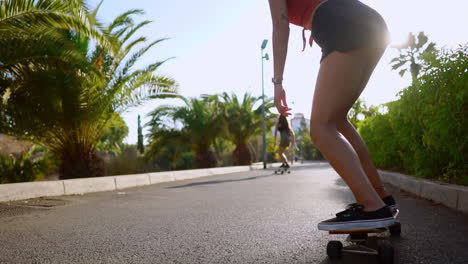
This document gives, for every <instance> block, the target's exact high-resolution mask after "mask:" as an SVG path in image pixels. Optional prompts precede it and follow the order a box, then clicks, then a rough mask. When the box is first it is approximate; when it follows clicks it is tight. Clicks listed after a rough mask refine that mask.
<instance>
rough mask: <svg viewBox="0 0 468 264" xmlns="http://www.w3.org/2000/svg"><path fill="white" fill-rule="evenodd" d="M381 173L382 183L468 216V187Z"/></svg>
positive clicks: (385, 172) (394, 173) (391, 173)
mask: <svg viewBox="0 0 468 264" xmlns="http://www.w3.org/2000/svg"><path fill="white" fill-rule="evenodd" d="M379 173H380V175H381V177H382V181H384V182H386V183H389V184H391V185H393V186H395V187H397V188H399V189H402V190H404V191H406V192H409V193H412V194H415V195H417V196H419V197H422V198H425V199H429V200H432V201H434V202H437V203H441V204H443V205H445V206H447V207H449V208H452V209H455V210H458V211H461V212H464V213H467V214H468V187H465V186H458V185H453V184H445V183H439V182H434V181H428V180H424V179H419V178H414V177H410V176H406V175H404V174H401V173H396V172H388V171H379Z"/></svg>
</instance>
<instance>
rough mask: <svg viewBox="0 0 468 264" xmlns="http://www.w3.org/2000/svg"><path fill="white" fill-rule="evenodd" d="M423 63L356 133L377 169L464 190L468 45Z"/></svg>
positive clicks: (431, 56) (466, 180)
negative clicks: (393, 169)
mask: <svg viewBox="0 0 468 264" xmlns="http://www.w3.org/2000/svg"><path fill="white" fill-rule="evenodd" d="M424 61H425V63H424V65H423V69H422V71H421V73H422V74H421V75H420V77H419V79H418V82H415V83H414V84H413V85H412V86H410V87H408V88H406V89H404V90H403V91H402V92H401V93H400V95H399V96H400V98H399V100H397V101H395V102H392V103H389V104H387V106H388V113H387V114H385V115H378V116H376V117H373V118H369V119H367V120H365V122H364V124H363V125H362V127H361V129H360V132H361V134H362V136H363V138H364V139H365V141H366V142H367V144H368V146H369V150H370V151H371V153H372V155H373V158H374V160H375V162H376V164H378V165H379V166H383V167H396V168H403V169H404V170H405V171H407V172H409V173H411V174H413V175H415V176H420V177H426V178H436V179H439V180H443V181H446V182H452V183H461V184H468V175H467V174H468V159H467V155H468V137H467V131H466V130H467V129H468V74H467V72H468V45H465V46H461V47H460V48H458V49H455V50H443V51H440V52H438V53H434V54H427V55H426V56H425V57H424Z"/></svg>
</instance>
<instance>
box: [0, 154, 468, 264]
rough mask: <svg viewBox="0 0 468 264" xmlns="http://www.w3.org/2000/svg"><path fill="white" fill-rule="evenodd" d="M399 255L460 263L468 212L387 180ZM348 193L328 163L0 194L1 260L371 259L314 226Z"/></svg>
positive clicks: (409, 261) (348, 198) (467, 259)
mask: <svg viewBox="0 0 468 264" xmlns="http://www.w3.org/2000/svg"><path fill="white" fill-rule="evenodd" d="M391 190H392V191H393V193H394V195H395V197H396V199H397V201H398V202H399V204H400V210H401V214H400V215H401V216H400V220H401V222H402V237H401V238H389V240H390V241H391V243H392V244H393V245H394V246H395V248H396V254H397V255H396V261H395V263H400V264H403V263H404V264H413V263H414V264H416V263H418V264H423V263H424V264H425V263H434V264H435V263H437V264H467V263H468V216H467V215H463V214H461V213H458V212H456V211H453V210H451V209H448V208H446V207H443V206H441V205H437V204H433V203H431V202H430V201H426V200H421V199H418V198H416V197H414V196H411V195H409V194H407V193H404V192H400V191H398V190H394V189H391ZM350 202H353V198H352V195H351V193H350V192H349V190H348V189H347V187H346V185H345V184H344V183H343V181H341V180H340V179H339V177H338V176H337V174H336V173H335V172H334V171H333V170H332V169H331V168H330V166H329V165H328V164H326V163H314V164H308V165H306V166H300V167H295V168H294V169H293V171H292V173H291V174H286V175H274V174H273V171H272V170H266V171H253V172H248V173H238V174H230V175H224V176H216V177H209V178H202V179H197V180H191V181H184V182H172V183H167V184H160V185H154V186H147V187H142V188H135V189H129V190H126V191H124V192H107V193H97V194H88V195H84V196H66V197H57V198H53V199H36V200H29V201H27V202H15V203H10V204H0V263H314V264H324V263H359V264H367V263H378V262H377V258H376V257H372V256H369V257H366V256H353V255H349V254H348V255H344V257H343V259H342V260H341V261H337V262H332V261H331V260H329V259H328V258H327V256H326V244H327V242H328V241H329V240H331V239H344V238H345V236H344V235H338V236H336V235H335V236H330V235H328V234H327V233H325V232H321V231H318V230H317V228H316V226H317V223H318V222H319V221H321V220H324V219H327V218H330V217H332V216H333V215H334V213H336V212H337V211H339V210H342V209H343V208H344V206H345V205H346V204H347V203H350Z"/></svg>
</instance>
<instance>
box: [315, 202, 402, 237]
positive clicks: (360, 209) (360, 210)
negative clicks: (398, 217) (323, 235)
mask: <svg viewBox="0 0 468 264" xmlns="http://www.w3.org/2000/svg"><path fill="white" fill-rule="evenodd" d="M394 223H395V218H394V217H393V215H392V212H391V210H390V208H389V207H388V206H384V207H382V208H380V209H379V210H377V211H371V212H366V211H364V206H363V205H355V206H353V207H351V208H348V209H346V210H344V211H342V212H339V213H337V214H336V217H335V218H332V219H329V220H326V221H323V222H320V223H319V224H318V229H319V230H323V231H336V230H363V229H375V228H386V227H389V226H391V225H393V224H394Z"/></svg>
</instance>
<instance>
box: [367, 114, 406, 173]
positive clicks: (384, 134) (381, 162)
mask: <svg viewBox="0 0 468 264" xmlns="http://www.w3.org/2000/svg"><path fill="white" fill-rule="evenodd" d="M359 132H360V134H361V136H362V137H363V138H364V139H365V141H366V144H367V147H368V148H369V150H370V151H371V153H372V157H373V160H374V162H375V164H376V165H377V166H378V167H379V168H382V169H392V170H399V169H402V168H403V166H402V161H401V158H400V155H399V153H400V151H401V149H400V148H399V144H398V140H397V138H396V137H395V132H394V130H393V128H392V125H391V123H390V120H389V115H382V114H377V115H376V116H373V117H369V118H366V119H365V120H364V121H363V122H362V123H361V128H360V129H359Z"/></svg>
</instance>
